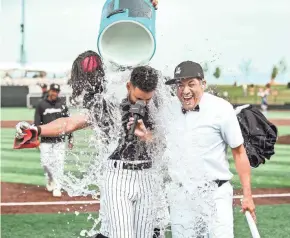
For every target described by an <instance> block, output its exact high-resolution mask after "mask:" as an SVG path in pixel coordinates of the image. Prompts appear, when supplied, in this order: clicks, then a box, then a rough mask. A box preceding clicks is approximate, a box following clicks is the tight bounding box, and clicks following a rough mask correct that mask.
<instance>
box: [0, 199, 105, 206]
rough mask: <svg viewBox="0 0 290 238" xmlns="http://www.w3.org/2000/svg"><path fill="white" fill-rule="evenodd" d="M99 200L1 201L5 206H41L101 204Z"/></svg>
mask: <svg viewBox="0 0 290 238" xmlns="http://www.w3.org/2000/svg"><path fill="white" fill-rule="evenodd" d="M99 203H100V201H99V200H93V201H58V202H7V203H0V205H1V206H3V207H11V206H41V205H77V204H79V205H82V204H99Z"/></svg>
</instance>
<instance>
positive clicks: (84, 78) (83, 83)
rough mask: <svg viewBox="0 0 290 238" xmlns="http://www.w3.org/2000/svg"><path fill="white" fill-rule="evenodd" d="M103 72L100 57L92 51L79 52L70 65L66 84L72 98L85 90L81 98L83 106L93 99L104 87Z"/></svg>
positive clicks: (86, 105)
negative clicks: (68, 86) (70, 68)
mask: <svg viewBox="0 0 290 238" xmlns="http://www.w3.org/2000/svg"><path fill="white" fill-rule="evenodd" d="M105 83H106V82H105V72H104V68H103V62H102V59H101V57H100V56H99V55H98V54H97V53H96V52H94V51H91V50H89V51H86V52H84V53H82V54H80V55H79V56H78V57H77V58H76V59H75V61H74V62H73V65H72V70H71V78H70V80H69V82H68V84H69V85H70V86H71V87H72V89H73V92H72V99H75V98H76V97H78V96H80V95H81V94H82V93H83V91H85V92H86V94H85V95H84V98H83V105H84V107H88V104H89V102H91V101H92V100H93V99H94V95H95V94H97V93H102V92H103V91H104V89H105Z"/></svg>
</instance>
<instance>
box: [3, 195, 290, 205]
mask: <svg viewBox="0 0 290 238" xmlns="http://www.w3.org/2000/svg"><path fill="white" fill-rule="evenodd" d="M275 197H290V193H280V194H257V195H253V198H275ZM234 198H235V199H239V198H243V196H242V195H237V196H234ZM99 203H100V201H99V200H91V201H58V202H7V203H0V205H1V206H3V207H11V206H41V205H84V204H99Z"/></svg>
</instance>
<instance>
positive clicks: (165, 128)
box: [58, 71, 215, 237]
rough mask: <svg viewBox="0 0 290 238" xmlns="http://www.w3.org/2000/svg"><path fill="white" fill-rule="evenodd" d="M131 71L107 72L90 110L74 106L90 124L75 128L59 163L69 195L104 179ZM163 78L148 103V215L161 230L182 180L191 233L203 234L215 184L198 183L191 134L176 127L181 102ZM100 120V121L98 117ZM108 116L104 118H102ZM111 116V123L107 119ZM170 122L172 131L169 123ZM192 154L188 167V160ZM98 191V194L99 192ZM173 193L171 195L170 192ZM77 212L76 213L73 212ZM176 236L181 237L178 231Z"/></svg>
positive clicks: (200, 172) (200, 171)
mask: <svg viewBox="0 0 290 238" xmlns="http://www.w3.org/2000/svg"><path fill="white" fill-rule="evenodd" d="M129 75H130V71H117V72H107V82H108V84H107V90H106V92H105V93H104V94H102V95H96V96H95V99H94V101H95V106H94V107H93V108H92V109H91V110H84V109H83V108H81V107H78V108H77V109H76V110H77V113H78V114H83V115H85V114H86V115H88V121H89V122H90V123H91V126H90V128H89V129H85V130H82V131H80V132H76V133H75V141H76V142H75V149H73V150H71V151H67V152H66V156H65V163H64V168H65V172H64V173H63V174H62V175H61V176H59V177H58V180H59V182H60V184H61V186H62V188H63V189H64V190H65V191H66V192H67V193H68V194H69V195H70V196H88V195H91V196H93V197H97V196H98V193H99V187H101V186H102V183H103V181H104V172H105V169H106V162H107V159H108V157H109V155H110V154H111V153H112V152H113V151H114V150H115V149H116V148H117V145H118V140H119V138H120V136H121V135H120V131H122V123H121V113H120V110H119V107H118V106H114V105H118V104H119V103H120V101H121V100H122V99H123V98H125V97H126V95H127V92H126V82H127V81H128V79H129ZM164 81H165V79H164V78H163V77H160V80H159V83H158V88H157V92H156V98H155V99H154V100H152V101H151V102H150V103H149V105H148V107H149V111H150V112H151V115H152V120H153V121H154V122H155V129H154V137H155V140H154V143H151V144H150V146H148V147H147V149H148V151H149V154H150V157H151V158H152V160H153V168H152V169H151V170H150V173H151V179H152V180H153V183H152V184H153V187H152V197H151V199H152V201H153V203H152V207H151V209H152V213H151V214H150V216H151V217H150V218H149V219H148V220H151V221H152V222H153V224H154V227H157V228H161V230H163V232H165V231H167V230H168V229H169V228H168V227H169V226H170V218H169V210H168V207H169V205H171V206H175V205H179V204H180V200H179V199H171V198H172V194H173V195H174V194H179V193H180V192H181V190H180V189H181V188H180V187H178V186H177V185H178V181H183V180H184V181H187V182H185V183H183V185H182V186H183V187H182V189H183V190H182V193H184V194H186V196H187V201H189V202H188V212H190V214H194V215H192V219H191V226H190V227H189V228H188V229H190V230H191V233H195V234H203V233H206V232H207V231H208V226H205V225H204V224H209V221H210V220H211V217H212V216H213V212H214V210H215V208H214V207H213V205H212V204H214V203H213V201H212V197H213V196H212V191H214V189H215V187H214V185H209V184H207V183H203V185H200V184H201V183H200V181H202V182H204V181H207V178H206V177H205V171H204V168H203V165H202V161H201V160H198V159H197V158H194V157H193V152H192V151H191V150H190V147H191V145H193V143H196V140H189V139H188V138H189V137H184V136H183V135H184V132H183V131H182V127H183V126H182V124H180V125H181V126H180V127H179V126H178V125H179V124H178V123H177V121H176V114H177V113H178V112H180V104H179V102H178V101H177V98H176V97H175V96H173V95H174V94H172V90H170V88H169V87H168V86H165V85H164ZM103 101H106V102H107V106H108V107H109V110H108V111H109V113H107V114H106V115H104V110H103V109H104V104H103V103H102V102H103ZM100 122H102V123H100ZM104 122H107V123H104ZM110 122H114V123H110ZM172 128H175V129H174V130H173V131H172V130H171V131H170V129H172ZM193 159H196V164H195V167H194V168H192V166H191V164H192V160H193ZM101 197H102V194H101ZM173 197H174V196H173ZM77 214H78V213H76V215H77ZM102 216H106V214H100V217H99V218H97V219H94V218H92V216H89V217H88V219H89V220H91V219H92V220H93V222H94V224H93V226H92V228H91V229H90V230H89V231H87V230H83V231H81V232H80V236H86V235H90V236H91V235H93V234H95V233H97V232H98V230H99V225H100V222H101V219H102V218H103V219H104V217H102ZM179 237H186V236H185V235H184V234H181V235H180V236H179Z"/></svg>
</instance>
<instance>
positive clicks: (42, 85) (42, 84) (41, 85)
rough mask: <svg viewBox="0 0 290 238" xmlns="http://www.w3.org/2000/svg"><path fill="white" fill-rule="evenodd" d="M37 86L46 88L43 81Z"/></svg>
mask: <svg viewBox="0 0 290 238" xmlns="http://www.w3.org/2000/svg"><path fill="white" fill-rule="evenodd" d="M39 86H40V87H41V88H47V85H46V84H45V83H41V84H39Z"/></svg>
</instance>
